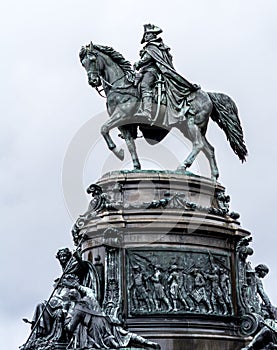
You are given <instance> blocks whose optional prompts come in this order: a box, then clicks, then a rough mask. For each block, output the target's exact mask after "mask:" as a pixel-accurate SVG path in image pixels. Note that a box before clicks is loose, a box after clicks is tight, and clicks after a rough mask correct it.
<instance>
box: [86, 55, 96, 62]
mask: <svg viewBox="0 0 277 350" xmlns="http://www.w3.org/2000/svg"><path fill="white" fill-rule="evenodd" d="M88 59H89V60H90V61H95V60H96V57H95V56H92V55H89V56H88Z"/></svg>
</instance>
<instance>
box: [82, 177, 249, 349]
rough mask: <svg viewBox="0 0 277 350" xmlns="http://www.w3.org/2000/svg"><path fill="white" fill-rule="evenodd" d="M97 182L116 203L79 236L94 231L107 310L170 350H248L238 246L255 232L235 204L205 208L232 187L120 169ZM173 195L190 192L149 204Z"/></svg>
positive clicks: (91, 244) (90, 250) (90, 253)
mask: <svg viewBox="0 0 277 350" xmlns="http://www.w3.org/2000/svg"><path fill="white" fill-rule="evenodd" d="M97 184H98V185H99V186H100V187H101V188H102V191H103V193H105V196H106V198H107V203H109V205H111V208H107V207H106V208H103V210H102V211H99V212H97V213H96V215H94V216H91V218H90V219H89V220H87V221H86V223H85V225H84V226H82V227H80V229H79V232H78V235H79V237H80V236H82V234H83V233H85V234H86V239H85V241H84V243H83V244H82V250H83V254H84V257H85V258H87V259H90V260H91V261H92V260H93V259H94V257H96V256H98V255H99V256H100V257H101V261H104V262H105V267H104V270H105V278H106V282H105V296H104V301H103V307H104V309H105V312H106V313H107V314H109V312H110V316H112V317H114V318H115V319H117V320H119V321H120V320H123V321H124V322H125V324H126V325H127V326H128V328H129V330H130V331H132V332H135V333H137V334H141V335H143V336H144V337H146V338H148V339H151V340H153V341H156V342H157V343H159V344H160V345H161V348H162V349H163V350H179V349H180V350H181V349H182V350H188V349H189V350H191V349H196V350H219V349H220V350H222V349H224V350H225V349H226V350H228V349H230V350H239V349H240V348H242V347H243V346H244V345H245V339H246V338H245V336H242V335H241V334H240V330H239V326H240V321H239V315H238V309H237V289H236V282H235V281H236V268H237V266H236V246H237V243H238V242H239V241H240V240H241V239H242V238H244V237H247V236H248V235H249V232H248V231H246V230H244V229H242V228H241V226H240V224H239V222H238V221H237V220H235V219H234V218H232V217H231V216H230V213H229V208H227V209H226V212H225V213H223V212H216V211H214V212H213V213H212V214H211V213H210V212H209V211H208V210H206V211H204V210H203V208H214V209H219V208H220V203H219V202H218V193H221V194H223V195H225V189H224V187H223V186H221V185H220V184H218V183H215V182H213V181H211V180H209V179H206V178H202V177H196V176H190V175H181V174H178V173H177V174H176V173H165V172H157V171H155V172H112V173H109V174H106V175H104V176H103V177H102V178H101V179H100V180H99V181H98V182H97ZM165 193H170V195H172V194H175V195H177V194H180V193H182V199H184V198H185V200H186V202H184V201H181V200H180V202H178V201H177V202H174V205H175V207H174V205H168V204H169V203H168V202H167V203H166V204H162V205H157V206H156V207H155V206H154V205H153V206H150V207H149V203H160V202H159V201H161V200H162V199H163V198H164V197H165V196H164V194H165ZM170 195H169V196H170ZM187 202H189V203H194V204H195V206H193V205H191V206H190V207H187V205H186V203H187ZM184 203H185V204H184ZM196 280H198V283H199V285H197V283H196V282H195V281H196ZM174 281H175V282H176V283H175V282H174ZM178 281H179V282H178ZM180 281H181V282H180ZM201 281H202V282H201ZM178 283H179V284H180V283H181V284H182V288H180V286H179V287H178ZM201 283H202V285H201ZM228 288H229V289H230V290H229V289H228ZM220 291H221V292H220ZM222 291H223V293H222Z"/></svg>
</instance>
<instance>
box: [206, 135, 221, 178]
mask: <svg viewBox="0 0 277 350" xmlns="http://www.w3.org/2000/svg"><path fill="white" fill-rule="evenodd" d="M203 142H204V147H203V153H204V154H205V156H206V157H207V158H208V161H209V163H210V168H211V178H212V179H213V180H217V179H218V176H219V171H218V167H217V164H216V160H215V154H214V147H213V146H212V145H211V144H210V143H209V142H208V140H207V139H206V137H205V136H203Z"/></svg>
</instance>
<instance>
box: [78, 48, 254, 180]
mask: <svg viewBox="0 0 277 350" xmlns="http://www.w3.org/2000/svg"><path fill="white" fill-rule="evenodd" d="M80 61H81V63H82V65H83V67H84V68H85V69H86V71H87V76H88V83H89V85H90V86H92V87H94V88H96V89H97V91H98V92H99V93H100V94H101V92H100V91H99V90H98V88H99V87H100V86H101V85H102V87H103V90H104V92H105V95H106V98H107V110H108V113H109V116H110V118H109V119H108V121H107V122H106V123H104V124H103V125H102V127H101V134H102V135H103V137H104V139H105V141H106V143H107V145H108V147H109V149H110V150H111V151H112V152H113V153H114V154H115V155H116V156H117V157H118V158H119V159H121V160H123V159H124V151H123V149H119V148H118V146H116V144H115V143H114V142H113V140H112V138H111V136H110V134H109V132H110V130H111V129H113V128H116V127H117V128H118V129H119V130H120V132H121V136H122V137H123V138H124V139H125V142H126V144H127V147H128V150H129V152H130V154H131V157H132V161H133V165H134V169H141V165H140V162H139V158H138V155H137V152H136V146H135V142H134V139H135V138H136V137H137V129H138V128H139V129H140V131H141V132H142V135H143V137H144V138H145V139H146V141H147V142H148V143H150V144H155V143H157V142H159V141H161V140H162V139H163V138H164V137H165V136H166V135H167V134H168V132H169V131H170V130H171V129H172V128H173V127H176V128H177V129H179V130H180V131H181V132H182V133H183V135H184V136H185V137H186V138H188V139H189V140H190V141H191V142H192V151H191V153H190V154H189V155H188V157H187V158H186V159H185V161H184V162H183V164H181V165H180V166H179V167H178V169H177V170H178V171H185V170H186V169H187V168H188V167H190V166H191V165H192V163H193V162H194V160H195V158H196V156H197V155H198V153H199V152H200V151H203V152H204V154H205V155H206V157H207V159H208V161H209V164H210V168H211V178H212V179H214V180H216V179H217V178H218V176H219V172H218V167H217V164H216V160H215V154H214V147H213V146H212V145H211V144H210V143H209V142H208V141H207V139H206V136H205V134H206V131H207V125H208V121H209V117H211V118H212V120H214V121H215V122H216V123H217V124H218V125H219V127H220V128H221V129H223V130H224V132H225V134H226V136H227V139H228V141H229V142H230V145H231V147H232V149H233V151H234V152H235V153H236V154H237V156H238V157H239V158H240V160H241V161H242V162H243V161H245V158H246V155H247V149H246V146H245V143H244V140H243V131H242V128H241V125H240V120H239V117H238V110H237V107H236V105H235V103H234V101H233V100H232V99H231V98H230V97H229V96H227V95H225V94H222V93H210V92H209V93H208V92H205V91H203V90H201V89H199V90H197V91H195V92H193V93H192V94H191V96H189V98H188V99H190V105H189V110H191V111H193V113H189V114H186V113H185V112H184V114H183V117H182V118H180V120H178V121H176V124H171V125H164V123H163V124H161V123H160V122H159V120H161V119H162V118H160V117H158V118H157V115H156V116H155V118H154V122H153V121H152V122H151V121H150V122H149V121H148V120H142V119H140V118H138V117H135V116H134V115H135V114H136V112H137V111H138V108H139V106H140V96H139V91H138V90H139V89H138V87H137V86H136V84H135V72H134V70H133V69H132V66H131V64H130V62H128V61H127V60H125V59H124V57H123V56H122V55H121V54H120V53H118V52H117V51H115V50H114V49H113V48H111V47H107V46H101V45H93V44H92V43H90V44H89V45H87V46H85V47H82V48H81V51H80ZM157 108H158V109H159V111H158V112H157V113H159V114H160V115H162V114H164V113H165V108H166V106H164V105H162V106H160V107H157ZM186 112H187V111H186ZM157 113H156V114H157ZM154 114H155V111H154Z"/></svg>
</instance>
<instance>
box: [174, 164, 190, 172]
mask: <svg viewBox="0 0 277 350" xmlns="http://www.w3.org/2000/svg"><path fill="white" fill-rule="evenodd" d="M176 170H177V171H180V172H185V171H186V170H187V166H186V165H179V166H178V168H177V169H176Z"/></svg>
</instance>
